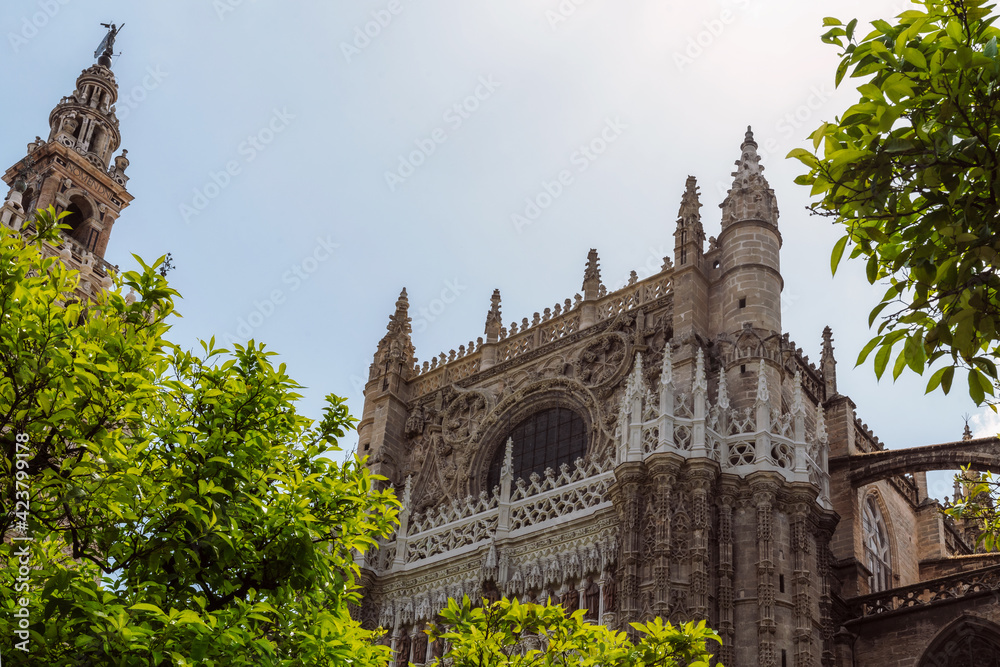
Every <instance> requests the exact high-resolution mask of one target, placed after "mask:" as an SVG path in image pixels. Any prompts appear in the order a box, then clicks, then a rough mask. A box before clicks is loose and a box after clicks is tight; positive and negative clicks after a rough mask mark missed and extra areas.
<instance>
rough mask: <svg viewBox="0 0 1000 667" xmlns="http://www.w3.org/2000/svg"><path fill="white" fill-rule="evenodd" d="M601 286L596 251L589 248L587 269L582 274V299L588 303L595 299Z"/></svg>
mask: <svg viewBox="0 0 1000 667" xmlns="http://www.w3.org/2000/svg"><path fill="white" fill-rule="evenodd" d="M602 286H603V285H602V284H601V263H600V259H599V258H598V256H597V249H596V248H591V249H590V252H589V253H587V268H586V269H585V270H584V272H583V298H584V299H586V300H588V301H589V300H591V299H595V298H597V295H598V292H599V291H600V289H601V287H602Z"/></svg>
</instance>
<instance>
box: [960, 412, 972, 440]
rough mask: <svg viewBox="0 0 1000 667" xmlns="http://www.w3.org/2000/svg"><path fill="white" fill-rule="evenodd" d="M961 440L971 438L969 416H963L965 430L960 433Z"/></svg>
mask: <svg viewBox="0 0 1000 667" xmlns="http://www.w3.org/2000/svg"><path fill="white" fill-rule="evenodd" d="M962 440H963V441H965V440H972V429H970V428H969V418H968V417H966V418H965V431H964V432H963V433H962Z"/></svg>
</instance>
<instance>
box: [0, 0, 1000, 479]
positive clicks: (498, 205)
mask: <svg viewBox="0 0 1000 667" xmlns="http://www.w3.org/2000/svg"><path fill="white" fill-rule="evenodd" d="M905 6H906V5H905V3H903V2H901V1H899V0H895V1H892V2H887V1H885V0H874V1H864V2H862V1H856V0H851V1H847V0H844V1H830V2H823V3H812V2H801V1H799V2H793V1H791V0H715V1H713V0H708V1H707V2H703V3H691V2H681V1H679V0H669V1H666V0H635V1H634V2H628V3H623V2H611V1H610V0H575V1H574V0H563V1H562V2H560V1H559V0H485V1H481V2H458V1H455V0H452V1H450V2H445V1H441V0H438V1H435V2H432V1H429V0H422V1H420V2H416V1H413V0H393V1H392V2H390V1H389V0H366V1H364V2H351V3H347V2H332V1H328V2H319V1H316V0H308V1H302V2H294V3H292V2H283V3H279V2H276V1H274V0H215V1H214V2H213V1H212V0H198V1H194V0H188V1H186V2H171V3H166V2H159V3H155V4H154V3H139V2H124V1H122V0H118V1H113V0H87V1H86V2H84V0H6V1H5V2H4V3H3V10H2V14H0V16H2V33H3V36H4V39H3V44H2V45H0V52H2V53H3V60H2V62H3V64H4V66H3V67H2V68H0V87H2V90H4V91H5V94H6V95H5V96H6V99H7V101H6V103H5V105H4V106H5V112H4V116H3V135H2V141H0V155H2V156H5V157H3V158H2V161H3V162H4V164H5V165H10V164H13V163H14V162H15V161H16V160H18V159H20V158H21V157H22V156H23V154H24V149H25V145H26V143H27V142H28V141H29V140H31V139H33V138H34V136H35V135H36V134H39V135H43V136H47V134H48V126H47V119H48V114H49V111H50V110H51V108H52V106H53V105H54V104H55V103H56V102H57V101H58V100H59V98H60V97H62V96H64V95H67V94H69V93H70V92H72V90H73V84H74V81H75V79H76V76H77V75H78V74H79V72H80V70H81V69H83V68H84V67H87V66H89V65H90V64H91V63H92V62H93V59H92V57H91V56H92V53H93V50H94V48H95V47H96V45H97V43H98V42H99V41H100V39H101V37H102V35H103V29H102V28H101V27H100V26H99V23H101V22H107V21H116V22H117V23H119V24H121V23H122V22H124V23H125V24H126V25H125V28H124V29H123V30H122V32H121V34H120V35H119V37H118V41H117V45H116V50H117V51H120V52H121V56H120V57H119V58H117V59H116V62H115V65H114V71H115V74H116V76H117V78H118V82H119V85H120V88H121V98H122V99H121V100H120V101H119V103H118V109H119V116H120V117H121V119H122V121H121V131H122V135H123V147H124V148H127V149H128V150H129V158H130V159H131V161H132V163H131V166H130V168H129V175H130V176H131V181H130V183H129V189H130V191H131V193H132V194H133V195H134V196H135V201H134V203H133V204H132V206H131V207H129V208H128V209H127V210H126V211H125V213H124V214H123V215H122V217H121V219H120V221H119V223H118V224H117V225H116V227H115V230H114V234H113V236H112V240H111V244H110V246H109V250H108V259H109V260H111V261H112V262H114V263H119V264H121V265H122V266H123V267H132V266H133V260H132V259H131V257H130V253H133V252H134V253H137V254H139V255H141V256H143V257H144V258H146V259H148V260H151V259H154V258H155V257H157V256H159V255H161V254H163V253H165V252H168V251H169V252H172V253H173V256H174V262H175V264H176V265H177V269H176V270H175V271H174V272H173V273H172V274H171V280H172V283H173V285H174V286H175V287H176V288H177V289H178V290H179V291H180V292H181V293H182V294H183V295H184V300H183V301H182V302H181V303H180V306H179V310H180V312H181V313H182V314H183V315H184V318H183V319H181V320H178V321H177V323H176V324H175V326H174V331H173V337H174V339H175V340H176V341H178V342H180V343H182V344H186V345H194V344H195V341H196V339H197V338H199V337H203V338H208V337H209V336H212V335H215V336H216V337H217V338H220V339H223V340H224V339H225V337H226V335H227V334H234V335H235V334H237V333H238V328H239V326H240V323H241V321H243V322H247V325H246V326H247V328H244V329H243V330H242V332H241V333H244V334H245V333H246V332H247V331H251V330H252V331H251V335H253V336H254V337H255V338H257V339H258V340H263V341H265V342H267V343H268V345H269V346H270V347H271V348H273V349H274V350H277V351H278V352H280V353H281V357H280V358H281V359H282V360H283V361H285V362H286V363H287V364H288V367H289V372H290V373H291V375H292V376H293V377H294V378H296V379H298V380H299V381H300V382H302V383H303V384H304V385H306V386H307V389H306V391H305V392H304V393H305V399H304V403H303V410H304V411H305V412H306V413H307V414H311V415H313V416H318V415H319V410H320V406H321V401H322V396H324V395H325V394H326V393H329V392H335V393H338V394H342V395H346V396H347V397H348V398H349V399H350V406H351V408H352V411H353V412H354V413H355V414H356V415H360V412H361V406H362V396H361V386H362V385H363V382H364V378H366V377H367V372H368V365H369V363H370V362H371V358H372V355H373V353H374V351H375V346H376V343H377V342H378V340H379V339H380V338H381V336H382V335H383V333H384V331H385V325H386V323H387V321H388V316H389V314H390V313H391V312H392V311H393V305H394V302H395V299H396V297H397V295H398V294H399V290H400V288H402V287H403V286H406V288H407V290H408V292H409V296H410V303H411V306H412V309H411V314H412V315H413V316H414V318H415V322H414V327H415V333H414V336H413V338H414V343H415V345H416V348H417V355H418V357H419V358H420V359H421V360H425V359H430V358H431V357H432V356H434V355H437V354H438V353H440V352H442V351H445V352H447V351H448V350H450V349H452V348H456V349H457V348H458V346H459V345H461V344H466V343H468V341H469V340H474V339H475V338H476V337H478V336H481V335H482V334H483V323H484V320H485V315H486V312H487V310H488V307H489V298H490V294H491V293H492V291H493V289H494V288H496V287H499V288H500V289H501V291H502V293H503V313H504V321H505V322H510V321H512V320H517V321H520V320H521V318H522V317H525V316H527V317H529V318H530V317H531V314H532V313H533V312H534V311H536V310H538V311H541V310H543V309H544V308H545V307H551V306H552V305H554V304H555V303H556V302H561V301H562V300H563V299H565V298H567V297H572V296H573V294H575V293H576V292H577V291H579V290H580V283H581V281H582V275H583V266H584V261H585V258H586V255H587V250H588V249H589V248H591V247H596V248H598V250H599V251H600V256H601V261H602V270H603V276H604V281H605V283H606V284H608V286H609V287H614V286H616V285H617V284H620V283H621V282H622V281H624V280H625V279H626V278H627V276H628V273H629V271H630V270H632V269H637V270H638V271H639V273H640V275H646V274H648V271H649V269H650V268H652V269H655V268H658V267H659V264H660V262H661V258H662V256H663V255H665V254H668V253H672V246H673V236H672V233H673V227H674V225H673V221H674V220H675V219H676V213H677V208H678V204H679V202H680V196H681V192H682V191H683V188H684V180H685V177H686V176H687V175H688V174H693V175H695V176H697V177H698V179H699V183H700V185H701V190H702V203H703V204H704V208H703V210H702V213H703V219H704V222H705V225H706V231H707V233H708V234H710V235H712V234H716V233H718V226H719V214H718V204H719V203H720V202H721V201H722V199H723V196H724V192H725V190H726V189H727V188H728V187H729V184H730V172H731V171H732V168H733V167H732V165H733V161H734V160H735V159H736V158H737V157H738V153H739V144H740V142H741V140H742V138H743V133H744V131H745V129H746V126H747V125H748V124H752V125H753V126H754V131H755V133H756V137H757V140H758V142H759V143H760V145H761V152H762V154H764V164H765V166H766V168H767V172H766V176H767V177H768V179H769V180H770V183H771V186H772V187H773V188H774V190H775V192H776V194H777V197H778V203H779V206H780V208H781V212H782V215H781V219H780V227H781V231H782V235H783V239H784V248H783V255H782V273H783V275H784V278H785V295H784V296H785V298H784V302H785V304H784V306H785V308H784V327H785V329H786V331H788V332H789V333H790V334H791V338H792V339H793V340H795V341H797V343H798V344H799V345H800V346H801V347H803V348H804V349H805V351H806V352H807V353H808V354H810V356H811V357H812V358H813V359H814V360H816V359H818V357H819V349H820V334H821V332H822V329H823V327H824V326H825V325H827V324H829V325H831V326H832V327H833V329H834V335H835V341H836V347H837V355H838V360H839V362H840V363H839V366H838V377H839V383H840V390H841V392H842V393H846V394H848V395H850V396H851V397H852V398H853V399H854V400H855V402H856V403H857V404H858V406H859V408H858V412H859V415H860V416H861V418H862V419H864V420H865V421H866V422H867V423H868V424H869V425H870V426H872V428H873V429H874V430H875V432H876V433H877V434H878V435H879V436H880V437H881V439H882V440H883V441H884V442H886V443H887V444H888V445H889V446H890V447H900V446H912V445H922V444H931V443H936V442H944V441H950V440H954V439H957V438H959V437H960V436H961V433H962V415H963V413H966V412H968V413H975V412H977V411H976V410H975V406H974V405H973V404H972V403H971V401H970V400H969V399H968V398H967V397H966V396H964V393H963V392H962V391H961V387H962V386H963V384H964V383H962V382H958V381H956V387H957V389H958V391H957V392H956V395H954V396H953V397H950V398H943V397H941V396H939V395H932V396H930V397H925V396H924V395H923V386H924V381H923V380H922V379H921V378H917V377H916V376H914V375H913V374H911V373H909V371H907V372H906V373H905V374H904V375H903V376H902V377H901V378H900V380H899V382H897V383H896V384H895V385H893V384H892V383H891V382H888V381H883V382H882V383H881V384H877V383H876V382H875V379H874V376H873V374H872V372H871V370H870V369H868V368H859V369H853V368H852V367H853V363H854V360H855V359H856V357H857V352H858V350H859V349H860V348H861V347H862V345H863V344H864V342H865V341H866V340H867V336H868V332H867V328H866V321H867V313H868V311H869V309H870V307H871V306H872V305H873V304H874V303H875V302H876V300H877V298H878V296H879V295H880V293H881V290H879V289H877V288H872V287H870V286H868V285H867V283H866V282H865V280H864V276H863V273H864V272H863V266H861V265H858V266H855V265H853V264H851V265H846V266H844V267H842V269H841V271H840V274H839V275H838V276H837V278H836V280H834V279H832V278H831V277H830V270H829V255H830V248H831V247H832V245H833V242H834V241H835V240H836V238H837V234H836V230H834V229H832V228H831V227H830V225H829V224H828V223H827V222H825V221H823V220H819V219H815V218H812V219H811V218H809V216H808V215H807V214H806V213H805V211H804V208H805V206H806V204H807V202H808V199H807V192H805V191H804V189H803V188H800V187H799V186H796V185H794V184H793V183H792V179H793V178H794V177H795V175H796V174H798V173H799V168H798V165H797V163H794V162H792V161H787V160H784V159H783V158H784V155H785V154H786V153H787V152H788V151H789V150H790V149H791V148H793V147H795V146H796V145H799V144H801V143H802V142H803V141H804V137H805V136H806V135H807V134H808V133H809V132H811V131H812V129H814V127H815V126H817V125H818V124H819V123H820V122H821V121H823V120H825V119H831V118H832V116H833V115H834V114H835V113H837V111H838V110H840V109H842V108H844V107H845V106H846V105H847V104H848V103H849V100H850V92H851V89H849V88H848V89H847V90H842V91H837V92H835V91H834V90H833V87H832V79H833V71H834V68H835V67H836V64H837V57H836V50H835V49H834V48H832V47H829V46H826V45H823V44H822V43H821V42H820V40H819V35H820V33H821V32H822V30H821V25H822V18H823V16H824V15H828V14H833V15H835V16H838V17H840V18H844V19H847V18H850V17H854V16H857V17H860V18H861V19H862V20H863V21H864V20H869V19H872V18H875V17H877V16H888V15H892V14H895V13H898V12H899V11H901V10H902V9H904V8H905ZM373 22H375V23H373ZM366 30H367V32H368V33H369V35H367V36H366V35H365V32H366ZM11 100H16V102H12V101H11ZM456 105H458V107H457V108H456ZM605 128H609V129H605ZM602 132H605V136H606V137H614V139H613V141H610V142H609V143H608V144H607V149H606V151H605V152H604V153H603V154H601V155H599V156H597V155H594V156H593V159H591V158H590V157H585V156H583V155H582V154H580V153H578V150H579V147H580V145H581V144H585V143H589V142H590V141H591V140H592V139H594V138H595V137H598V136H599V135H600V134H601V133H602ZM414 151H421V152H422V154H417V155H415V156H414V155H413V152H414ZM401 159H404V160H406V161H408V162H410V164H409V165H403V166H401V163H400V160H401ZM413 163H419V165H418V166H415V167H414V166H413ZM411 168H412V169H411ZM227 170H228V173H227ZM562 170H570V171H571V173H572V181H571V182H570V183H569V184H568V185H566V186H565V187H564V188H563V190H562V191H561V192H560V193H559V195H558V196H557V197H556V198H555V200H554V202H553V203H552V204H551V206H549V207H548V208H546V209H545V210H544V211H542V212H541V214H540V215H539V216H538V217H537V218H536V219H535V220H534V221H533V222H532V224H530V225H522V226H520V227H518V226H517V225H516V224H515V223H514V222H512V216H513V215H514V214H522V215H524V214H525V212H526V211H525V209H526V207H527V204H526V201H525V200H526V199H529V198H536V197H537V196H538V194H539V193H542V192H544V183H551V182H552V181H553V180H555V179H556V178H557V177H558V174H559V173H560V171H562ZM411 171H412V173H411ZM387 172H391V173H394V176H392V177H387V176H386V174H387ZM213 175H214V176H213ZM550 187H551V186H550ZM543 201H544V198H543ZM646 267H649V268H646ZM274 297H276V298H274ZM421 309H423V311H424V314H423V315H421ZM255 313H257V314H255ZM265 315H267V316H266V317H265ZM251 324H254V325H258V326H253V327H251V326H250V325H251ZM243 338H245V336H243ZM984 428H986V427H985V426H984ZM355 441H356V437H352V438H350V439H349V440H348V442H347V443H345V444H346V445H347V446H348V447H350V446H351V445H352V444H353V442H355ZM949 479H950V478H949V476H948V475H941V476H939V477H937V478H935V483H934V484H932V493H933V492H935V491H936V495H938V496H943V495H945V494H950V493H951V485H950V481H949Z"/></svg>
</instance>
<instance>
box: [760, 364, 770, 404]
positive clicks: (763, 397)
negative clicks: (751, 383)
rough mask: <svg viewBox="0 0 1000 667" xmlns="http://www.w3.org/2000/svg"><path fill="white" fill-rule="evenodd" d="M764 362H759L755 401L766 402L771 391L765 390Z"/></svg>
mask: <svg viewBox="0 0 1000 667" xmlns="http://www.w3.org/2000/svg"><path fill="white" fill-rule="evenodd" d="M766 369H767V367H766V366H765V364H764V362H763V361H761V362H760V369H759V370H758V371H757V402H758V403H767V402H768V401H770V400H771V393H770V392H769V391H768V390H767V375H766Z"/></svg>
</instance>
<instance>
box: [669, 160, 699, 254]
mask: <svg viewBox="0 0 1000 667" xmlns="http://www.w3.org/2000/svg"><path fill="white" fill-rule="evenodd" d="M700 209H701V201H700V199H699V193H698V180H697V179H696V178H695V177H694V176H688V177H687V183H686V185H685V190H684V194H683V195H682V196H681V208H680V210H679V211H678V212H677V229H676V230H675V231H674V263H675V264H676V265H677V267H678V268H680V267H683V266H686V265H688V264H697V263H698V260H699V259H700V258H701V255H702V253H703V252H704V244H705V228H704V227H703V226H702V224H701V212H700Z"/></svg>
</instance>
